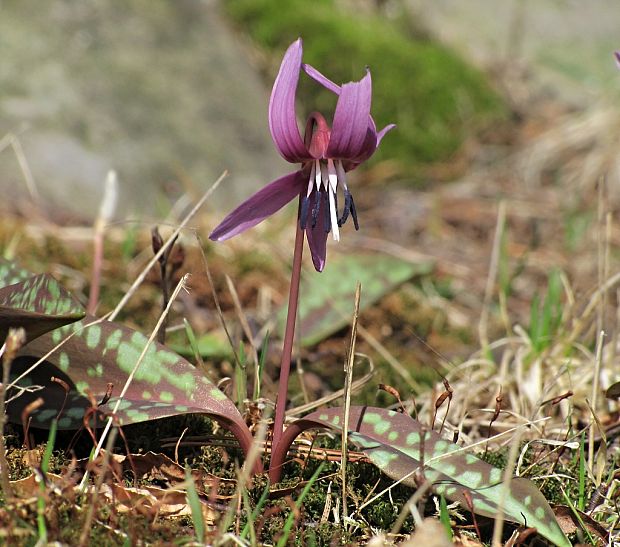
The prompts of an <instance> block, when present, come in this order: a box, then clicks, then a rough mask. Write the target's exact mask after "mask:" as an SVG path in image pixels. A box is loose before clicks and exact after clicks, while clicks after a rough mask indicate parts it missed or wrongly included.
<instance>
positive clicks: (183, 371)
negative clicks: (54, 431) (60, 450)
mask: <svg viewBox="0 0 620 547" xmlns="http://www.w3.org/2000/svg"><path fill="white" fill-rule="evenodd" d="M70 335H72V336H70ZM61 342H62V344H61V346H60V347H58V348H57V349H55V350H54V351H53V352H52V354H51V355H50V356H49V357H47V358H46V359H45V361H44V362H42V363H41V364H40V365H38V366H37V367H36V368H35V369H34V371H32V372H30V373H29V374H28V375H26V376H25V377H24V378H23V379H21V380H20V381H19V382H18V386H20V387H28V386H33V385H35V386H43V389H42V390H39V391H34V392H25V393H23V394H22V395H20V396H19V397H17V398H16V399H15V400H14V401H13V402H12V403H11V404H10V405H9V407H8V412H9V415H10V417H11V418H12V419H14V420H19V419H20V415H21V411H22V410H23V409H24V408H25V406H26V405H27V404H28V403H29V402H31V401H32V400H33V399H35V398H37V397H43V399H44V401H45V404H44V406H42V407H41V408H39V409H38V410H37V411H35V412H33V413H32V425H33V426H35V427H48V426H49V423H50V421H51V419H52V418H55V417H56V416H57V414H58V413H59V411H60V410H61V408H62V407H63V403H64V401H65V389H64V388H63V386H62V385H61V384H60V383H58V382H54V381H52V380H51V377H52V376H54V377H56V378H60V379H61V380H63V381H64V382H65V383H66V384H67V385H69V387H70V391H69V394H68V398H67V402H66V404H65V406H64V410H63V412H62V414H61V416H60V419H59V421H58V427H59V428H60V429H74V428H78V427H80V426H81V425H82V419H83V416H84V413H85V411H86V410H87V409H88V408H90V406H91V405H90V402H89V399H88V393H90V394H92V396H93V397H94V399H95V401H96V402H97V403H100V402H101V401H103V400H104V399H105V398H106V396H107V395H110V392H109V390H108V384H111V385H112V389H111V398H110V399H109V401H107V402H106V403H105V404H101V405H100V406H99V410H100V411H101V412H102V413H104V414H106V413H109V412H111V411H112V409H113V408H114V406H115V404H116V401H117V400H118V396H119V394H120V392H121V390H122V389H123V386H124V385H125V382H126V380H127V378H128V375H129V374H130V372H131V370H132V369H133V368H134V366H135V364H136V362H137V361H138V359H139V356H140V354H141V353H142V351H143V349H144V347H145V346H146V344H147V342H148V339H147V337H146V336H144V335H143V334H141V333H139V332H137V331H134V330H132V329H130V328H128V327H125V326H123V325H120V324H118V323H113V322H109V321H101V320H97V319H96V318H94V317H90V316H87V317H86V318H85V319H83V320H82V321H80V322H78V323H74V324H72V325H67V326H65V327H62V328H60V329H56V330H54V331H52V332H50V333H47V334H44V335H43V336H40V337H39V338H37V339H35V340H33V341H32V342H30V343H29V344H27V345H26V346H24V347H23V348H22V350H21V351H20V353H19V355H18V358H17V359H16V360H15V361H14V362H13V365H12V367H11V368H12V371H11V372H12V376H13V377H14V378H16V377H17V376H18V375H21V374H22V373H23V372H24V371H26V370H27V369H28V368H29V367H30V366H31V365H32V364H34V363H35V362H36V361H37V359H39V358H40V357H42V356H43V355H45V354H47V353H48V352H49V351H50V350H52V349H53V348H55V347H56V346H57V345H58V344H60V343H61ZM188 413H204V414H208V415H210V416H212V417H213V418H214V419H215V420H217V421H219V422H220V423H221V424H222V425H223V426H224V427H225V428H227V429H229V430H231V431H232V432H233V433H234V434H235V436H236V437H237V438H238V439H239V440H240V442H241V443H242V447H243V448H244V450H245V449H247V448H248V447H249V444H250V443H251V435H250V433H249V430H248V429H247V427H246V425H245V423H244V421H243V419H242V417H241V415H240V414H239V412H238V410H237V409H236V407H235V405H234V404H233V403H232V402H231V401H230V400H229V399H228V398H227V397H226V395H224V393H222V392H221V391H220V390H219V389H218V388H217V387H216V386H215V385H213V384H212V383H211V382H209V380H208V379H207V378H206V377H205V376H204V375H203V374H202V373H201V372H200V371H199V370H198V369H196V368H195V367H194V366H193V365H192V364H191V363H189V362H188V361H186V360H185V359H183V358H182V357H180V356H179V355H178V354H176V353H174V352H172V351H170V350H169V349H167V348H166V347H165V346H163V345H161V344H158V343H156V342H152V343H151V345H150V346H149V348H148V350H147V352H146V354H145V356H144V358H143V360H142V362H141V364H140V367H139V368H138V370H137V373H136V375H135V377H134V379H133V381H132V382H131V384H130V386H129V390H128V391H127V393H126V395H125V396H124V397H123V400H122V401H121V404H120V408H119V412H118V413H117V416H118V417H119V419H120V421H121V423H123V424H130V423H138V422H143V421H147V420H153V419H157V418H164V417H167V416H174V415H179V414H188Z"/></svg>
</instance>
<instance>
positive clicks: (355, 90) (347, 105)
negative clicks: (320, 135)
mask: <svg viewBox="0 0 620 547" xmlns="http://www.w3.org/2000/svg"><path fill="white" fill-rule="evenodd" d="M371 95H372V82H371V79H370V72H366V76H364V77H363V78H362V79H361V80H360V81H359V82H350V83H348V84H344V85H343V86H342V89H341V90H340V95H339V97H338V103H337V104H336V111H335V112H334V121H333V124H332V133H331V139H330V141H329V148H328V149H327V155H328V156H329V157H332V158H340V159H347V158H355V157H357V156H359V155H360V153H361V152H362V150H363V148H364V144H365V142H366V140H367V133H368V129H369V123H370V122H369V119H370V100H371Z"/></svg>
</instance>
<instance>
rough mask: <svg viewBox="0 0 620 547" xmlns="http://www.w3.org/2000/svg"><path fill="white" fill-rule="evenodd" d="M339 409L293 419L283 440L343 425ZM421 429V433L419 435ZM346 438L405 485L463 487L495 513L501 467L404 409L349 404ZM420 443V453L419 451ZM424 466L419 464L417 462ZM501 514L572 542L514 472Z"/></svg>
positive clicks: (442, 490) (457, 492)
mask: <svg viewBox="0 0 620 547" xmlns="http://www.w3.org/2000/svg"><path fill="white" fill-rule="evenodd" d="M342 412H343V411H342V409H341V408H334V409H328V410H325V411H318V412H313V413H312V414H310V415H308V416H306V417H305V418H302V419H301V420H299V421H298V422H295V423H294V424H293V425H292V426H290V427H289V429H290V431H289V429H287V431H286V432H285V437H286V438H283V439H282V442H283V443H284V442H285V441H286V442H291V441H292V439H293V438H294V437H295V436H296V435H297V434H298V433H299V432H300V431H301V430H303V429H308V428H309V427H322V428H329V429H336V430H340V431H341V430H342ZM422 435H424V437H423V438H422ZM349 441H350V442H352V443H353V444H355V445H357V446H358V447H359V448H360V449H361V450H362V451H363V452H364V453H365V454H366V455H367V456H368V457H369V458H370V459H371V460H372V461H373V463H374V464H375V465H377V467H379V468H380V469H381V470H382V471H383V472H384V473H385V474H386V475H388V476H389V477H391V478H393V479H395V480H401V479H403V481H402V482H404V483H405V484H408V485H410V486H414V487H415V486H416V484H418V481H420V480H423V481H430V482H431V483H432V485H433V491H434V492H436V493H438V494H442V495H444V496H445V497H446V498H448V499H451V500H454V501H460V502H462V505H463V506H464V507H465V508H467V507H468V504H466V503H463V501H464V499H465V498H464V495H463V492H467V493H468V494H469V496H470V497H471V500H472V502H473V509H474V511H475V512H476V513H478V514H481V515H486V516H489V517H495V516H496V515H497V513H498V510H499V509H498V508H499V506H500V500H501V496H502V495H504V494H503V493H502V490H503V484H502V475H503V471H502V470H501V469H498V468H496V467H493V466H491V465H489V464H488V463H486V462H483V461H482V460H480V459H479V458H476V456H474V455H473V454H468V453H465V452H463V450H462V448H461V447H459V446H458V445H455V444H453V443H451V442H449V441H447V440H445V439H443V438H442V437H441V436H440V435H439V434H437V433H436V432H434V431H428V430H427V429H426V428H423V427H422V425H421V424H420V423H419V422H417V421H416V420H414V419H412V418H411V417H410V416H407V415H406V414H401V413H398V412H393V411H389V410H385V409H381V408H372V407H353V408H351V412H350V417H349ZM421 447H423V450H424V452H423V457H422V456H421V454H420V450H421ZM421 461H423V462H424V468H423V469H421V468H420V462H421ZM503 508H504V514H505V518H506V520H510V521H513V522H517V523H519V524H523V525H527V526H529V527H534V528H536V529H537V530H538V533H539V534H541V535H542V536H544V537H546V538H547V539H548V540H549V541H551V542H553V543H554V544H555V545H559V546H566V547H569V546H570V545H571V544H570V542H569V541H568V539H567V538H566V536H565V535H564V534H563V532H562V530H561V529H560V527H559V525H558V523H557V521H556V519H555V516H554V514H553V511H552V510H551V507H549V504H548V503H547V500H545V498H544V497H543V495H542V494H541V493H540V491H539V490H538V489H537V488H536V486H535V485H534V483H532V482H531V481H529V480H528V479H524V478H521V477H516V478H513V479H512V480H511V482H510V489H509V491H508V492H506V493H505V498H504V502H503Z"/></svg>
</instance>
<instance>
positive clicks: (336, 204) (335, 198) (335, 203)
mask: <svg viewBox="0 0 620 547" xmlns="http://www.w3.org/2000/svg"><path fill="white" fill-rule="evenodd" d="M334 207H335V208H336V222H338V194H337V193H336V192H334ZM338 226H340V223H339V224H338Z"/></svg>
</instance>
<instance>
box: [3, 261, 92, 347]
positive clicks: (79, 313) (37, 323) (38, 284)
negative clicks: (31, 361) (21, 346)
mask: <svg viewBox="0 0 620 547" xmlns="http://www.w3.org/2000/svg"><path fill="white" fill-rule="evenodd" d="M0 267H1V266H0ZM5 272H8V270H6V269H5ZM15 277H16V276H9V278H10V279H9V280H11V281H13V280H14V279H15ZM5 278H6V277H5ZM84 313H85V312H84V308H83V307H82V306H81V304H80V303H79V302H78V301H77V300H76V299H75V298H73V296H71V294H70V293H69V292H68V291H66V290H65V289H63V288H62V287H61V286H60V284H59V283H58V281H56V280H55V279H54V278H53V277H51V276H50V275H47V274H41V275H32V276H30V277H28V278H26V279H24V280H21V281H17V282H16V283H13V284H11V285H6V286H4V287H2V288H0V340H4V339H5V338H6V335H7V332H8V329H9V328H10V327H23V328H24V329H25V331H26V338H27V340H32V339H33V338H36V337H37V336H40V335H41V334H43V333H45V332H48V331H50V330H53V329H56V328H58V327H61V326H63V325H67V324H68V323H73V322H74V321H78V320H79V319H81V318H82V317H84Z"/></svg>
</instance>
